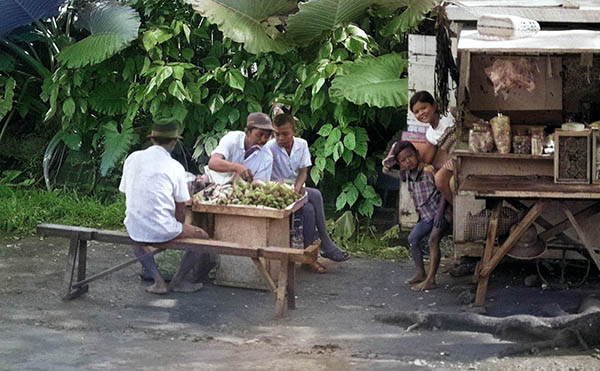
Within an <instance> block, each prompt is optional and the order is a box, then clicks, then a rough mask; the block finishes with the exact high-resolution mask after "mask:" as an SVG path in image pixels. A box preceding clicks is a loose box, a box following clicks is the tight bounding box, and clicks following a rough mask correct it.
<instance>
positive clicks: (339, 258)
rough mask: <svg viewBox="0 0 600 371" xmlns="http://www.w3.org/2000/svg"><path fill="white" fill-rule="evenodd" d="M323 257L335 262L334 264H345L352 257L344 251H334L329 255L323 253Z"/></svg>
mask: <svg viewBox="0 0 600 371" xmlns="http://www.w3.org/2000/svg"><path fill="white" fill-rule="evenodd" d="M321 256H322V257H324V258H326V259H329V260H333V261H334V262H343V261H346V260H348V259H350V255H348V253H347V252H345V251H343V250H334V251H330V252H327V253H326V252H322V253H321Z"/></svg>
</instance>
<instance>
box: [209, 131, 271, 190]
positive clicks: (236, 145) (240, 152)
mask: <svg viewBox="0 0 600 371" xmlns="http://www.w3.org/2000/svg"><path fill="white" fill-rule="evenodd" d="M245 138H246V133H244V132H243V131H230V132H229V133H227V134H225V136H224V137H223V138H221V140H220V141H219V145H218V146H217V148H215V149H214V151H212V153H211V155H214V154H217V153H218V154H221V155H223V157H224V159H225V160H227V161H229V162H233V163H236V164H242V165H244V166H245V167H246V168H248V169H249V170H250V171H251V172H252V175H253V176H254V180H262V181H263V182H267V181H269V180H270V179H271V170H272V168H273V155H271V151H269V150H267V149H265V147H264V146H263V147H262V148H261V149H260V150H258V151H256V152H254V153H252V154H251V155H250V156H248V158H247V159H244V153H246V149H245V148H244V139H245Z"/></svg>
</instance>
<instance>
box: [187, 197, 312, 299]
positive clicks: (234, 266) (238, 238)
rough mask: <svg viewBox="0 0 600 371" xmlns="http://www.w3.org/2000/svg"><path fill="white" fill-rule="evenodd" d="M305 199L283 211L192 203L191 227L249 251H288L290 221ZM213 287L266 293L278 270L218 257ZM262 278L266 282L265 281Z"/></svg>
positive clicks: (229, 257) (248, 260)
mask: <svg viewBox="0 0 600 371" xmlns="http://www.w3.org/2000/svg"><path fill="white" fill-rule="evenodd" d="M307 200H308V197H307V196H306V195H304V197H302V198H301V199H300V200H298V201H296V202H295V203H294V204H292V205H290V206H289V207H287V208H286V209H284V210H277V209H273V208H266V207H257V206H244V205H213V204H203V203H194V204H193V205H192V215H191V217H192V221H191V222H192V224H194V225H198V226H201V227H202V228H203V229H205V230H206V231H207V233H208V234H209V235H210V237H211V238H213V239H216V240H219V241H227V242H235V243H239V244H241V245H244V246H252V247H256V248H259V247H265V246H269V247H291V243H290V225H291V223H290V218H291V217H292V215H293V213H294V212H295V211H297V210H299V209H300V208H301V207H302V206H304V205H305V204H306V202H307ZM217 259H218V260H217V275H216V279H215V283H217V284H219V285H226V286H235V287H244V288H253V289H260V290H270V289H272V288H273V286H272V285H270V284H269V280H272V279H273V277H277V276H278V272H279V268H280V267H279V266H277V265H274V264H270V263H269V262H268V261H260V260H251V259H247V258H244V257H237V256H218V257H217ZM265 278H266V280H265Z"/></svg>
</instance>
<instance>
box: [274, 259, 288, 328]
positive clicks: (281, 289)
mask: <svg viewBox="0 0 600 371" xmlns="http://www.w3.org/2000/svg"><path fill="white" fill-rule="evenodd" d="M289 262H290V261H289V257H288V256H287V255H286V256H285V257H283V258H282V259H281V260H280V266H279V280H278V281H277V301H276V302H275V313H276V314H277V316H278V317H283V315H284V314H285V311H286V307H287V298H286V295H287V289H288V282H287V280H288V269H289V264H288V263H289Z"/></svg>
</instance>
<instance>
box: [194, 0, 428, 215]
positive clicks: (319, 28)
mask: <svg viewBox="0 0 600 371" xmlns="http://www.w3.org/2000/svg"><path fill="white" fill-rule="evenodd" d="M188 2H189V3H190V4H192V6H193V7H194V9H195V10H196V11H198V12H199V13H200V14H202V15H203V16H206V17H207V18H208V19H209V20H210V21H211V22H213V23H215V24H216V25H217V26H218V27H219V29H220V30H221V31H222V32H223V34H224V35H225V36H228V37H230V38H232V39H233V40H236V41H238V42H240V43H243V45H244V48H245V49H246V50H247V51H249V52H251V53H264V52H267V51H271V52H275V53H286V52H288V51H289V50H290V48H292V47H294V48H295V50H296V51H297V53H298V54H299V55H300V56H301V57H302V62H301V63H299V64H296V65H295V66H294V67H293V71H294V72H295V76H293V81H294V84H295V85H296V86H297V88H296V89H295V91H294V92H293V94H291V93H288V92H285V91H284V90H282V89H278V93H279V94H278V96H277V101H278V102H280V103H283V104H284V105H287V106H288V107H290V109H291V110H292V113H294V114H295V115H296V116H297V117H298V119H299V121H300V126H301V128H302V129H304V131H305V136H307V135H306V134H307V132H313V133H315V132H316V137H313V138H314V139H313V140H312V141H311V142H312V145H311V152H312V154H313V156H314V157H315V161H314V166H313V168H312V169H311V172H310V175H311V179H312V181H313V182H314V183H315V184H318V183H319V182H320V181H321V180H322V179H323V177H324V176H326V175H327V174H329V175H330V176H334V177H335V178H336V183H337V184H340V185H341V191H340V192H339V194H338V195H337V198H336V203H335V204H336V209H337V210H343V209H344V208H347V207H355V208H356V210H357V211H358V212H359V213H360V214H362V215H364V216H368V217H370V216H371V215H372V214H373V211H374V207H376V206H381V203H382V201H381V198H380V196H379V195H378V194H377V193H376V192H375V190H374V188H373V186H372V185H370V184H369V183H371V184H373V182H374V181H375V179H376V171H375V168H376V161H375V158H374V157H373V156H368V155H369V146H368V142H369V140H373V139H375V138H374V136H372V135H371V134H372V133H371V132H370V131H369V130H370V129H372V128H373V127H376V126H377V125H383V126H384V127H387V126H388V125H389V124H390V121H391V120H392V117H393V116H394V112H393V108H396V107H403V106H404V105H405V104H406V103H407V81H406V67H407V64H408V62H407V58H406V55H405V53H403V52H399V51H396V49H397V47H398V45H399V44H401V42H399V41H398V39H397V37H396V36H397V32H399V31H405V30H407V29H408V28H410V27H414V26H415V25H417V24H418V23H419V22H420V21H421V20H422V19H423V16H424V15H425V14H426V13H427V12H428V11H429V9H431V7H432V6H433V5H435V1H433V0H425V1H413V0H406V1H391V0H388V1H386V0H310V1H307V2H298V3H297V6H295V7H294V6H292V5H293V4H292V3H293V2H283V1H281V2H277V1H270V2H265V3H269V4H267V5H268V6H267V5H265V6H264V7H260V9H257V8H255V7H252V6H251V4H253V2H252V1H247V0H188ZM275 4H279V5H278V6H275ZM382 20H383V21H382ZM351 22H354V23H351ZM374 25H376V26H377V27H378V29H375V28H374ZM370 107H378V108H381V109H380V110H377V111H375V110H373V109H371V108H370ZM385 107H390V108H387V109H386V108H385ZM382 139H383V138H382ZM342 164H343V165H342Z"/></svg>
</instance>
